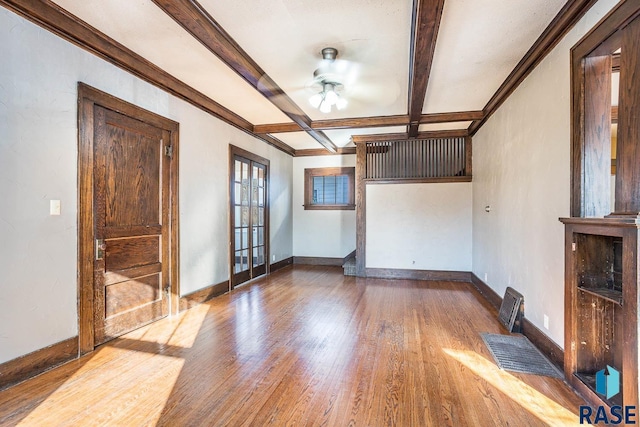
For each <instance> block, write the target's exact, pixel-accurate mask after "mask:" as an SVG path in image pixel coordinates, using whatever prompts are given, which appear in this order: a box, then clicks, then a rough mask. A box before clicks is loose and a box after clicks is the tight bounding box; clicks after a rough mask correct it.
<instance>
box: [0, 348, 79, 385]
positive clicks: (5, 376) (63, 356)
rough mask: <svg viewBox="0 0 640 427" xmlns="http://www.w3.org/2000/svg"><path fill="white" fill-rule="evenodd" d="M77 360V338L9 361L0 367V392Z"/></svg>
mask: <svg viewBox="0 0 640 427" xmlns="http://www.w3.org/2000/svg"><path fill="white" fill-rule="evenodd" d="M77 358H78V337H77V336H76V337H72V338H69V339H66V340H64V341H60V342H59V343H56V344H53V345H51V346H49V347H45V348H42V349H40V350H36V351H34V352H32V353H29V354H26V355H24V356H20V357H18V358H16V359H13V360H9V361H8V362H5V363H3V364H1V365H0V390H4V389H5V388H8V387H11V386H12V385H15V384H18V383H20V382H22V381H24V380H27V379H29V378H32V377H35V376H36V375H38V374H41V373H43V372H45V371H48V370H49V369H51V368H54V367H56V366H58V365H62V364H63V363H66V362H69V361H70V360H73V359H77Z"/></svg>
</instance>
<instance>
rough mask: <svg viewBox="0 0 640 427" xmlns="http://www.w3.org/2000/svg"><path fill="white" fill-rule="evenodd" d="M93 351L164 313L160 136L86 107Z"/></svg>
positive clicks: (165, 217)
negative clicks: (90, 122) (89, 115)
mask: <svg viewBox="0 0 640 427" xmlns="http://www.w3.org/2000/svg"><path fill="white" fill-rule="evenodd" d="M94 108H95V110H94V146H93V148H94V156H93V161H94V193H93V194H94V196H93V197H94V200H93V206H94V224H95V239H96V247H95V263H94V299H93V301H94V335H95V338H94V339H95V341H94V344H95V345H98V344H101V343H104V342H105V341H108V340H110V339H112V338H115V337H117V336H119V335H122V334H123V333H125V332H128V331H131V330H133V329H136V328H138V327H140V326H142V325H145V324H147V323H150V322H153V321H155V320H157V319H159V318H162V317H164V316H167V314H168V293H169V289H170V281H169V251H168V248H169V228H168V227H169V194H170V189H169V161H170V156H169V155H170V152H169V151H167V152H166V153H165V142H167V143H168V142H169V141H170V134H169V132H168V131H166V130H163V129H161V128H158V127H156V126H153V125H151V124H148V123H144V122H142V121H139V120H136V119H133V118H130V117H127V116H125V115H123V114H120V113H117V112H114V111H111V110H108V109H105V108H102V107H100V106H95V107H94Z"/></svg>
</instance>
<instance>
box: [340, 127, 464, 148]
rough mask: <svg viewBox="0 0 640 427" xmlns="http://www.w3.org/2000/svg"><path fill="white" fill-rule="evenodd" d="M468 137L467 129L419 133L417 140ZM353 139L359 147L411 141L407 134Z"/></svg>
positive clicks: (355, 136)
mask: <svg viewBox="0 0 640 427" xmlns="http://www.w3.org/2000/svg"><path fill="white" fill-rule="evenodd" d="M467 136H469V132H468V131H467V129H453V130H436V131H428V132H419V133H418V135H417V136H416V137H415V139H430V138H433V139H436V138H465V137H467ZM351 138H352V139H353V143H354V144H356V145H357V144H362V143H366V142H378V141H379V142H384V141H406V140H407V139H409V136H408V135H407V134H406V133H386V134H384V133H383V134H375V135H353V136H352V137H351Z"/></svg>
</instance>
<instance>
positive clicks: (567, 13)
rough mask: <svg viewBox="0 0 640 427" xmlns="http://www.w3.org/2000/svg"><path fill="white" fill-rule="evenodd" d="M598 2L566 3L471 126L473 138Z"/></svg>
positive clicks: (589, 0) (579, 1) (591, 0)
mask: <svg viewBox="0 0 640 427" xmlns="http://www.w3.org/2000/svg"><path fill="white" fill-rule="evenodd" d="M596 1H597V0H568V1H567V2H566V3H565V5H564V6H563V7H562V9H561V10H560V12H558V14H557V15H556V16H555V18H553V20H552V21H551V23H550V24H549V25H548V26H547V28H546V29H545V30H544V31H543V32H542V34H541V35H540V37H538V39H537V40H536V41H535V43H534V44H533V46H531V48H530V49H529V50H528V51H527V53H526V54H525V55H524V57H523V58H522V59H521V60H520V62H518V64H517V65H516V67H515V68H514V69H513V71H511V73H510V74H509V76H508V77H507V78H506V80H505V81H504V82H503V83H502V85H500V87H499V88H498V90H497V91H496V93H495V94H494V95H493V96H492V97H491V99H490V100H489V102H488V103H487V105H486V106H485V107H484V108H483V111H484V118H483V119H482V120H477V121H474V122H473V123H472V124H471V126H469V134H470V135H471V136H473V135H475V134H476V132H477V131H478V130H479V129H480V128H481V127H482V126H483V125H484V124H485V123H486V122H487V120H488V119H489V117H491V115H493V113H495V112H496V110H497V109H498V108H499V107H500V106H501V105H502V103H503V102H504V101H506V100H507V98H508V97H509V96H510V95H511V94H512V93H513V92H514V91H515V90H516V89H517V88H518V86H520V83H522V82H523V81H524V79H525V78H527V76H528V75H529V74H530V73H531V72H532V71H533V70H534V69H535V67H536V66H537V65H538V64H539V63H540V62H541V61H542V60H543V59H544V58H545V57H546V56H547V55H548V54H549V53H550V52H551V51H552V50H553V48H554V47H555V46H556V45H557V44H558V43H559V42H560V40H562V38H563V37H564V36H565V35H566V34H567V33H568V32H569V30H571V28H573V26H574V25H575V24H576V23H577V22H578V21H579V20H580V18H582V17H583V16H584V14H585V13H587V11H588V10H589V9H590V8H591V6H593V5H594V4H595V3H596Z"/></svg>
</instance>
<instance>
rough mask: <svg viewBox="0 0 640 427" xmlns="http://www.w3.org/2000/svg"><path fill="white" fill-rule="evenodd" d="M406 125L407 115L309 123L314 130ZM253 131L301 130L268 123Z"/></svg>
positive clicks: (290, 126) (282, 131) (289, 125)
mask: <svg viewBox="0 0 640 427" xmlns="http://www.w3.org/2000/svg"><path fill="white" fill-rule="evenodd" d="M407 123H409V116H407V115H397V116H372V117H354V118H345V119H328V120H314V121H312V122H311V128H312V129H316V130H330V129H350V128H370V127H386V126H406V124H407ZM253 131H254V132H255V133H285V132H300V131H302V128H301V127H300V126H299V125H298V124H297V123H270V124H263V125H254V126H253Z"/></svg>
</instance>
